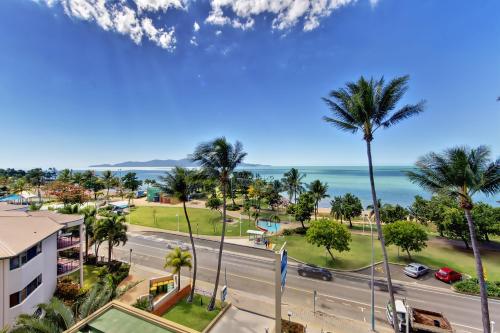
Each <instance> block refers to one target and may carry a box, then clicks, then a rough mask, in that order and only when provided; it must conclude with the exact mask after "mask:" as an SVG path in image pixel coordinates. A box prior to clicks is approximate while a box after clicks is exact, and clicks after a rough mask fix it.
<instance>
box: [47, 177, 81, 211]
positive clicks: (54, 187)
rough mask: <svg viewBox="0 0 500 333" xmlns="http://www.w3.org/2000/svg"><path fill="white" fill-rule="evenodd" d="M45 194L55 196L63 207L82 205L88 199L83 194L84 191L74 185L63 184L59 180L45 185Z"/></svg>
mask: <svg viewBox="0 0 500 333" xmlns="http://www.w3.org/2000/svg"><path fill="white" fill-rule="evenodd" d="M47 193H48V194H49V195H52V196H55V197H56V198H57V200H58V201H60V202H62V203H63V204H64V205H65V206H67V205H73V204H82V203H84V202H86V201H87V200H88V199H89V198H88V196H87V194H85V190H84V189H83V188H82V187H81V186H79V185H75V184H70V183H65V182H62V181H60V180H56V181H53V182H52V183H50V184H48V185H47Z"/></svg>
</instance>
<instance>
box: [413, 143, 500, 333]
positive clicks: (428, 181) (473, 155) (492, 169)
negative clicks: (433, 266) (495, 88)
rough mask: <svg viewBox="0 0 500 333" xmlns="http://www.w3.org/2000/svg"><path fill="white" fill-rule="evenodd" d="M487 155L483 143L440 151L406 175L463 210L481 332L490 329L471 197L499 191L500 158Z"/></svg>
mask: <svg viewBox="0 0 500 333" xmlns="http://www.w3.org/2000/svg"><path fill="white" fill-rule="evenodd" d="M489 156H490V151H489V149H488V148H487V147H485V146H479V147H478V148H476V149H470V148H468V147H456V148H451V149H448V150H446V151H444V153H442V154H437V153H429V154H428V155H426V156H424V157H422V158H420V159H419V160H418V161H417V163H416V166H417V168H418V170H417V171H411V172H408V177H409V178H410V180H411V181H412V182H413V183H416V184H418V185H420V186H421V187H423V188H425V189H427V190H430V191H432V192H433V193H446V194H448V195H449V196H451V197H453V198H456V199H457V200H458V202H459V204H460V207H461V208H462V209H463V210H464V213H465V217H466V219H467V223H468V225H469V232H470V238H471V244H472V251H473V252H474V259H475V261H476V274H477V276H478V279H479V287H480V294H481V313H482V317H483V332H486V333H489V332H491V327H490V319H489V311H488V293H487V288H486V283H485V281H484V271H483V264H482V260H481V254H480V251H479V247H478V244H477V237H476V226H475V225H474V220H473V218H472V214H471V210H472V208H473V207H474V203H473V200H472V197H473V195H474V194H476V193H478V192H481V193H484V194H486V195H493V194H495V193H497V192H498V191H500V159H497V160H496V161H495V162H490V160H489Z"/></svg>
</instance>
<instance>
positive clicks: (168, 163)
mask: <svg viewBox="0 0 500 333" xmlns="http://www.w3.org/2000/svg"><path fill="white" fill-rule="evenodd" d="M240 165H241V166H243V167H269V166H270V165H264V164H255V163H241V164H240ZM176 166H179V167H196V166H198V164H197V163H195V162H193V161H191V160H190V159H188V158H181V159H178V160H175V159H166V160H160V159H154V160H150V161H143V162H141V161H126V162H120V163H115V164H111V163H104V164H94V165H89V168H138V167H176Z"/></svg>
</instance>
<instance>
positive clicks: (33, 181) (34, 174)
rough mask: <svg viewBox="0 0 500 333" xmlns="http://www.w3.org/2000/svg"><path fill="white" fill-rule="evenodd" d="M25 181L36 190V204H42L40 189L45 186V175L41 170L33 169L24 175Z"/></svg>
mask: <svg viewBox="0 0 500 333" xmlns="http://www.w3.org/2000/svg"><path fill="white" fill-rule="evenodd" d="M26 180H27V181H28V183H29V184H30V185H31V186H33V187H35V188H36V191H37V194H38V202H39V203H41V202H42V192H41V187H42V186H43V185H44V184H45V181H46V180H47V179H46V174H45V172H44V171H43V170H42V169H41V168H35V169H31V170H28V172H27V173H26Z"/></svg>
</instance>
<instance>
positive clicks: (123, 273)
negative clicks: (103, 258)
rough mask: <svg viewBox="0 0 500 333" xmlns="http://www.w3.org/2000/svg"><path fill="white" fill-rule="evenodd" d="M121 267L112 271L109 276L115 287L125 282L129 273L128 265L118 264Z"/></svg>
mask: <svg viewBox="0 0 500 333" xmlns="http://www.w3.org/2000/svg"><path fill="white" fill-rule="evenodd" d="M120 264H121V265H120V266H119V268H118V269H116V270H112V271H111V272H110V273H109V275H110V276H111V278H112V280H113V285H115V286H117V285H119V284H120V282H122V281H123V280H125V278H126V277H127V276H128V274H129V271H130V265H129V264H124V263H120Z"/></svg>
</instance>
